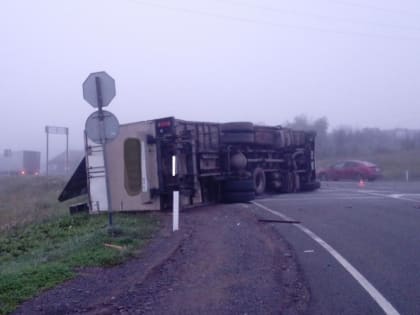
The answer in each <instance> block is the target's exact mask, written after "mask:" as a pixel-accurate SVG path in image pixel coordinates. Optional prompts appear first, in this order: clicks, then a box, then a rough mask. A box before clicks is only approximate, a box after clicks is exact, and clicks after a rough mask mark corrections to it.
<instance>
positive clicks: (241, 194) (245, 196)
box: [223, 191, 255, 203]
mask: <svg viewBox="0 0 420 315" xmlns="http://www.w3.org/2000/svg"><path fill="white" fill-rule="evenodd" d="M254 199H255V193H254V192H253V191H225V193H224V195H223V201H224V202H226V203H235V202H249V201H252V200H254Z"/></svg>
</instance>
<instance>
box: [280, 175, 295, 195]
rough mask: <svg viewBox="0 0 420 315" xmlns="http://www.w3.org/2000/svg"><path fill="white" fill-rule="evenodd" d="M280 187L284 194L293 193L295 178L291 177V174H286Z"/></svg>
mask: <svg viewBox="0 0 420 315" xmlns="http://www.w3.org/2000/svg"><path fill="white" fill-rule="evenodd" d="M282 187H283V188H282V192H284V193H292V192H294V191H295V177H294V176H293V173H292V172H287V174H286V176H285V177H284V181H283V185H282Z"/></svg>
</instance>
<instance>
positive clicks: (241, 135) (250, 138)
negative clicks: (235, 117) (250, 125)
mask: <svg viewBox="0 0 420 315" xmlns="http://www.w3.org/2000/svg"><path fill="white" fill-rule="evenodd" d="M220 141H221V142H222V143H225V144H227V143H232V144H249V143H254V133H251V132H224V133H222V134H221V135H220Z"/></svg>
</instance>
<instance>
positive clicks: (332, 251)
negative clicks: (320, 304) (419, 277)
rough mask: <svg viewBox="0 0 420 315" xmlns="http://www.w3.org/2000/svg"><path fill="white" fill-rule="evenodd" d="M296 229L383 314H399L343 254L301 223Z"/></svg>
mask: <svg viewBox="0 0 420 315" xmlns="http://www.w3.org/2000/svg"><path fill="white" fill-rule="evenodd" d="M252 203H253V204H254V205H256V206H258V207H260V208H261V209H264V210H266V211H268V212H270V213H272V214H274V215H276V216H278V217H280V218H282V219H283V220H287V221H296V220H294V219H292V218H289V217H288V216H286V215H284V214H283V213H281V212H278V211H274V210H272V209H270V208H268V207H266V206H264V205H262V204H260V203H258V202H255V201H252ZM293 225H294V226H296V227H297V228H298V229H300V230H301V231H302V232H304V233H305V234H306V235H308V236H309V237H310V238H312V239H313V240H314V241H315V242H317V243H318V244H319V245H321V246H322V247H323V248H324V249H325V250H326V251H327V252H328V253H329V254H330V255H331V256H333V257H334V258H335V259H336V260H337V261H338V263H339V264H340V265H341V266H343V267H344V269H346V271H347V272H348V273H350V275H351V276H352V277H353V278H354V279H355V280H356V281H357V282H358V283H359V284H360V285H361V286H362V287H363V288H364V289H365V290H366V291H367V293H368V294H369V295H370V296H371V297H372V299H373V300H374V301H375V302H376V303H377V304H378V305H379V306H380V307H381V308H382V310H383V311H384V312H385V314H389V315H399V314H400V313H398V311H397V310H396V309H395V308H394V307H393V306H392V305H391V303H390V302H388V300H387V299H385V297H384V296H383V295H382V294H381V293H380V292H379V291H378V290H377V289H376V288H375V287H374V286H373V285H372V284H371V283H370V282H369V281H368V280H367V279H366V278H365V277H364V276H363V275H362V274H361V273H360V272H359V271H358V270H357V269H356V268H354V267H353V266H352V265H351V264H350V263H349V262H348V261H347V260H346V259H345V258H344V257H343V256H341V255H340V254H339V253H338V252H337V251H336V250H335V249H334V248H332V247H331V246H330V245H329V244H328V243H326V242H325V241H324V240H323V239H321V238H320V237H319V236H318V235H316V234H315V233H313V232H312V231H311V230H309V229H308V228H306V227H305V226H303V225H302V224H297V223H294V224H293Z"/></svg>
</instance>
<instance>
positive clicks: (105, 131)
mask: <svg viewBox="0 0 420 315" xmlns="http://www.w3.org/2000/svg"><path fill="white" fill-rule="evenodd" d="M102 115H103V117H102V119H101V117H100V116H101V115H100V112H99V111H96V112H94V113H92V114H91V115H90V116H89V117H88V119H87V120H86V125H85V130H86V135H87V136H88V138H89V139H91V140H92V141H93V142H95V143H98V144H103V143H106V142H110V141H112V140H114V139H115V138H116V137H117V136H118V133H119V132H120V124H119V122H118V119H117V117H115V115H114V114H112V113H110V112H108V111H106V110H103V111H102Z"/></svg>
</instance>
